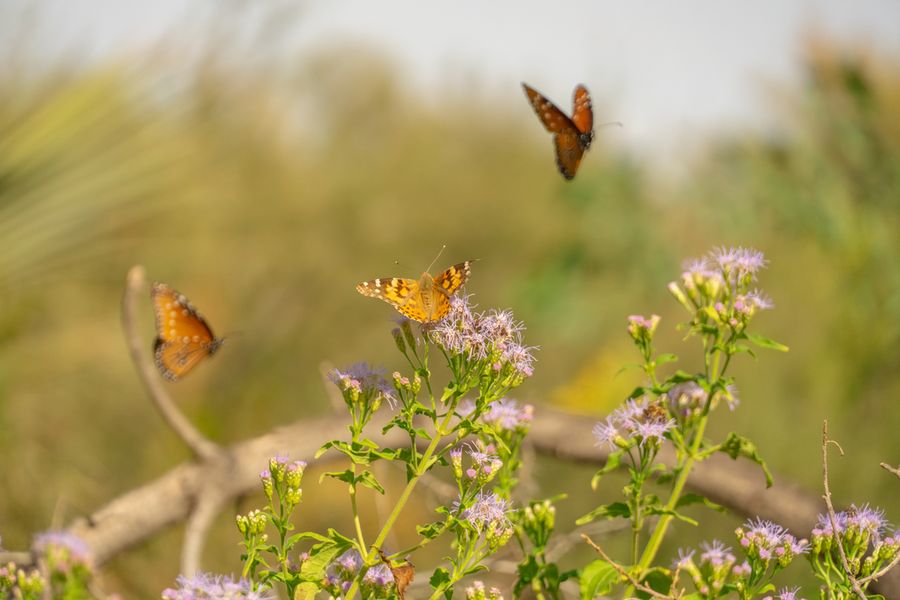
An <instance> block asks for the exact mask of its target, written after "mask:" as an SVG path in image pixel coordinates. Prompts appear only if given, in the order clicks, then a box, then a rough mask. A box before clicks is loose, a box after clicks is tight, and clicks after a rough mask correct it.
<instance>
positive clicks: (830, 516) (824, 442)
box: [822, 419, 866, 600]
mask: <svg viewBox="0 0 900 600" xmlns="http://www.w3.org/2000/svg"><path fill="white" fill-rule="evenodd" d="M828 444H834V445H835V446H836V447H837V449H838V450H839V451H840V453H841V456H843V455H844V449H843V448H841V445H840V444H838V443H837V442H836V441H834V440H831V439H828V419H825V421H824V422H823V424H822V485H823V486H824V488H825V494H824V495H823V496H822V498H824V499H825V506H827V507H828V519H829V520H830V521H831V531H832V532H833V533H834V538H835V541H836V542H837V547H838V552H840V555H841V564H842V565H843V567H844V572H845V573H846V574H847V578H848V579H849V580H850V585H851V586H852V587H853V591H854V593H855V594H856V595H857V596H859V598H860V600H866V595H865V593H863V591H862V588H860V587H859V583H858V582H857V581H856V578H855V577H854V576H853V573H852V572H851V571H850V564H849V563H848V562H847V553H846V552H844V541H843V540H842V539H841V538H842V537H843V536H842V534H841V531H840V529H838V523H837V516H836V515H835V514H834V505H833V504H832V503H831V490H830V489H829V487H828Z"/></svg>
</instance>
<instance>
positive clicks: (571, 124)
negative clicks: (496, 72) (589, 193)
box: [522, 83, 594, 179]
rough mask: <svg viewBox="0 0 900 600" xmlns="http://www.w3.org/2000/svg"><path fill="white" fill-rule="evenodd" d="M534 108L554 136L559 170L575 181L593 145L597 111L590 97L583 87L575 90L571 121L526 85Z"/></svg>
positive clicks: (526, 93)
mask: <svg viewBox="0 0 900 600" xmlns="http://www.w3.org/2000/svg"><path fill="white" fill-rule="evenodd" d="M522 87H523V88H525V95H526V96H528V102H530V103H531V108H533V109H534V112H535V113H537V116H538V118H539V119H540V120H541V123H543V124H544V127H545V128H546V129H547V131H549V132H550V133H552V134H553V145H554V147H555V148H556V166H557V167H559V172H560V173H562V175H563V177H565V178H566V179H572V178H573V177H575V172H576V171H578V165H579V164H581V157H582V156H584V153H585V152H586V151H587V149H588V148H590V147H591V142H592V141H594V111H593V108H592V107H591V95H590V94H588V91H587V88H586V87H584V86H583V85H580V84H579V85H578V86H576V87H575V94H574V95H573V100H572V105H573V108H572V118H571V119H570V118H569V117H567V116H566V114H565V113H564V112H563V111H561V110H559V109H558V108H557V107H556V105H554V104H553V103H552V102H550V101H549V100H547V98H545V97H544V96H543V94H541V93H540V92H538V91H537V90H535V89H534V88H533V87H531V86H529V85H528V84H527V83H523V84H522Z"/></svg>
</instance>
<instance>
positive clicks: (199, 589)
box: [162, 573, 277, 600]
mask: <svg viewBox="0 0 900 600" xmlns="http://www.w3.org/2000/svg"><path fill="white" fill-rule="evenodd" d="M176 583H177V587H175V588H167V589H166V590H164V591H163V593H162V600H206V599H209V600H214V599H216V600H274V599H275V598H276V597H277V596H275V595H273V594H272V593H271V592H270V591H260V590H254V589H252V586H251V585H250V582H249V581H247V580H246V579H238V580H235V579H234V578H233V577H231V576H228V575H216V574H213V573H197V574H196V575H194V576H193V577H186V576H184V575H179V576H178V579H177V580H176Z"/></svg>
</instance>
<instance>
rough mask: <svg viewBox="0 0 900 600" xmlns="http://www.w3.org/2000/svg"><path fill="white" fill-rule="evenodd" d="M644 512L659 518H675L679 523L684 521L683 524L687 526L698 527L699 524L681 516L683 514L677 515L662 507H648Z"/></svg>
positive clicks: (685, 516) (673, 511)
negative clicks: (665, 516)
mask: <svg viewBox="0 0 900 600" xmlns="http://www.w3.org/2000/svg"><path fill="white" fill-rule="evenodd" d="M646 512H647V514H649V515H659V516H662V515H668V516H670V517H675V518H676V519H678V520H679V521H684V522H685V523H688V524H689V525H693V526H694V527H696V526H697V525H699V523H698V522H697V521H695V520H694V519H692V518H690V517H689V516H687V515H683V514H681V513H679V512H678V511H675V510H672V509H669V508H666V507H664V506H648V507H647V509H646Z"/></svg>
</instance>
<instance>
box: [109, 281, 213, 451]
mask: <svg viewBox="0 0 900 600" xmlns="http://www.w3.org/2000/svg"><path fill="white" fill-rule="evenodd" d="M145 289H146V273H145V271H144V267H142V266H140V265H138V266H134V267H132V268H131V269H130V270H129V271H128V278H127V282H126V284H125V294H124V296H123V297H122V328H123V330H124V332H125V341H126V342H127V343H128V350H129V352H130V353H131V359H132V360H133V361H134V366H135V367H136V368H137V372H138V376H139V377H140V379H141V383H143V384H144V388H146V390H147V393H148V394H150V399H151V400H152V401H153V404H154V406H156V408H157V410H159V413H160V414H161V415H162V418H163V420H164V421H165V422H166V424H168V425H169V427H171V428H172V431H174V432H175V434H176V435H177V436H178V437H180V438H181V440H182V441H183V442H184V443H185V444H186V445H187V447H188V448H190V449H191V451H192V452H193V453H194V456H195V457H197V458H202V459H209V458H212V457H214V456H216V454H218V453H219V452H220V448H219V446H218V445H216V444H215V443H213V442H212V441H210V440H208V439H207V438H206V437H204V436H203V434H201V433H200V432H199V431H198V430H197V429H196V428H195V427H194V426H193V425H192V424H191V422H190V421H189V420H188V419H187V417H185V416H184V413H182V412H181V411H180V410H179V409H178V407H177V406H176V405H175V403H174V402H172V398H171V397H170V396H169V394H168V392H166V389H165V387H163V383H162V380H161V379H160V377H159V373H158V372H157V370H156V367H155V366H154V364H153V361H152V360H151V359H150V356H149V355H148V354H147V353H146V352H145V350H144V341H143V340H142V339H141V336H140V334H139V333H138V327H137V297H138V295H139V294H140V293H141V292H142V291H143V290H145Z"/></svg>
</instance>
